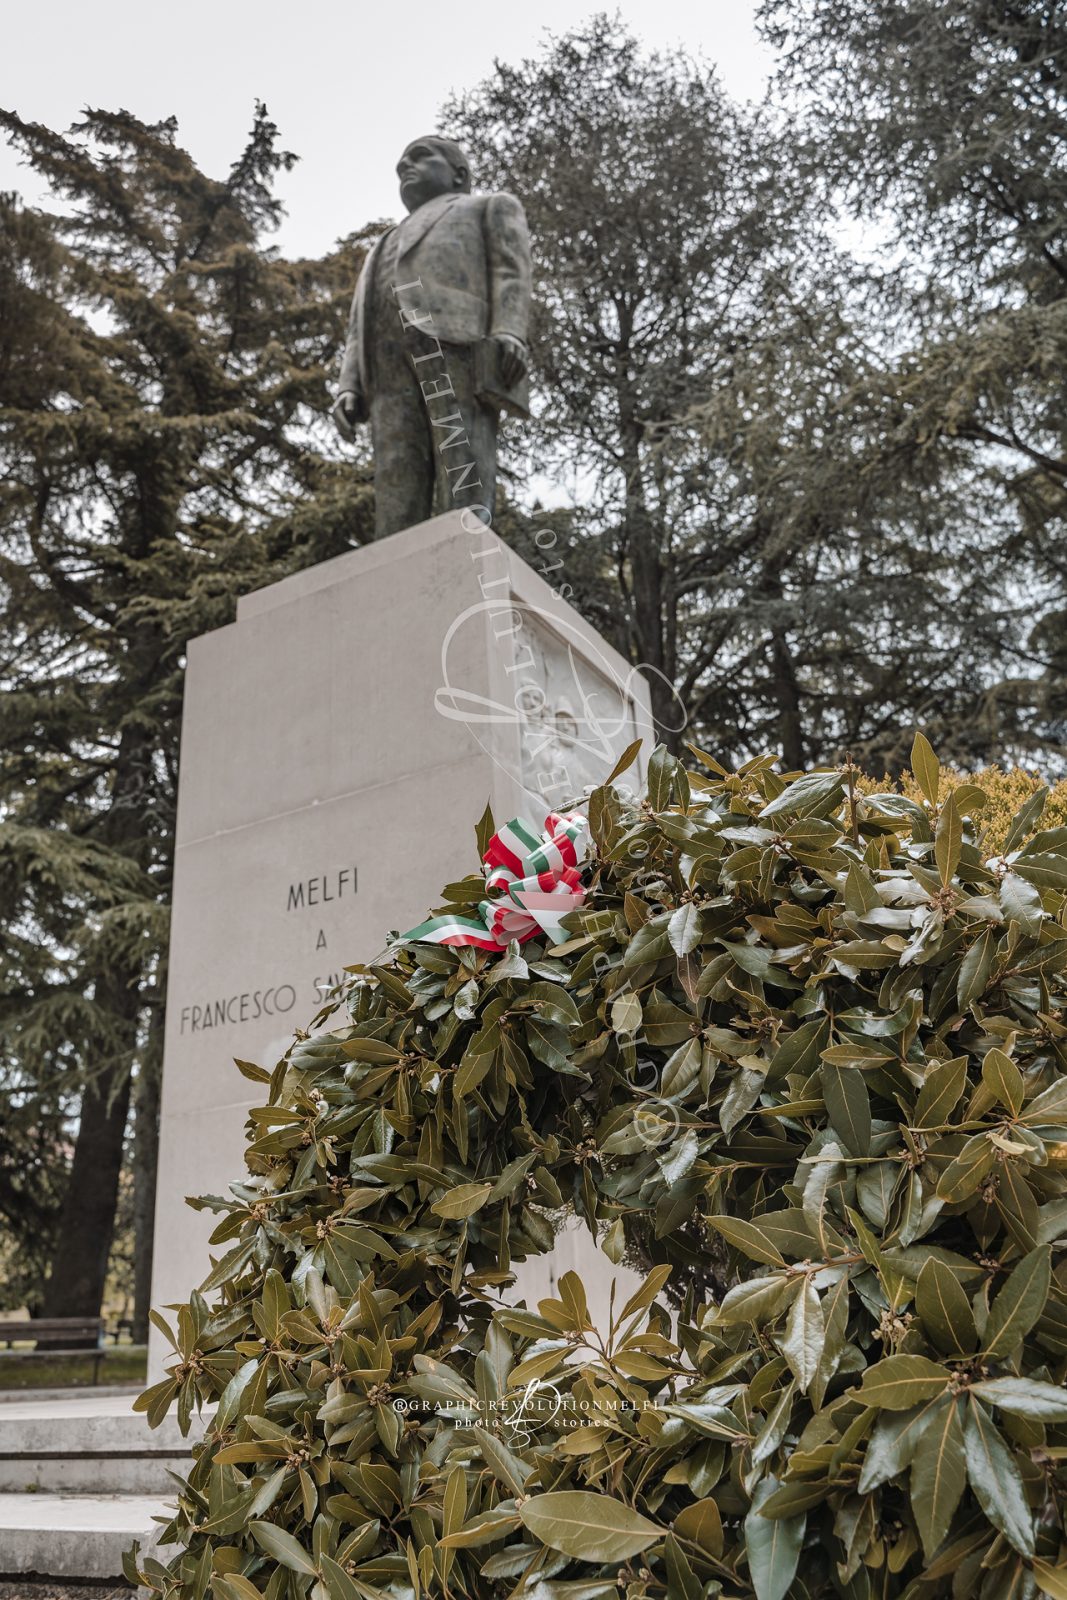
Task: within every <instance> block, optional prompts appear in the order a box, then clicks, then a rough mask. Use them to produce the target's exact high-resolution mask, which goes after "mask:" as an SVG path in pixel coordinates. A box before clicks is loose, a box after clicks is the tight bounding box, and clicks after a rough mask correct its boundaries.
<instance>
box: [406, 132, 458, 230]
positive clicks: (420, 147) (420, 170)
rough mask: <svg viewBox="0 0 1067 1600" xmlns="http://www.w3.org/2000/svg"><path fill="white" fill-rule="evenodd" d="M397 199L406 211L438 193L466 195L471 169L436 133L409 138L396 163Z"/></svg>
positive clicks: (449, 141) (455, 146)
mask: <svg viewBox="0 0 1067 1600" xmlns="http://www.w3.org/2000/svg"><path fill="white" fill-rule="evenodd" d="M396 173H397V177H398V178H399V179H400V198H401V200H403V202H404V204H405V205H406V206H407V208H408V210H409V211H416V210H417V209H418V208H419V206H424V205H425V204H426V202H427V200H436V198H437V196H438V195H441V194H470V192H471V169H470V163H469V162H468V160H467V158H466V156H465V155H464V154H463V151H462V150H461V149H460V147H459V145H458V144H455V143H454V142H453V140H451V139H441V138H439V137H438V135H437V134H436V133H431V134H427V136H426V137H425V138H424V139H413V140H412V141H411V143H410V144H409V145H408V147H407V149H406V150H405V151H404V154H403V155H402V156H401V157H400V160H399V161H398V162H397V164H396Z"/></svg>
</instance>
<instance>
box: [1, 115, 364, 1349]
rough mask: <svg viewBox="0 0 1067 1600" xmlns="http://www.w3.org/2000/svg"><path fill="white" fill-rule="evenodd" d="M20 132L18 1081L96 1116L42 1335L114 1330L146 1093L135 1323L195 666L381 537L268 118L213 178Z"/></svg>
mask: <svg viewBox="0 0 1067 1600" xmlns="http://www.w3.org/2000/svg"><path fill="white" fill-rule="evenodd" d="M0 125H2V126H3V128H4V129H5V130H6V132H7V134H8V135H9V137H10V138H11V139H12V140H13V141H14V142H15V143H16V144H17V146H18V147H19V148H20V150H21V151H22V152H23V154H24V156H25V157H26V159H27V161H28V163H29V164H30V166H31V167H32V168H33V169H34V171H35V172H36V173H37V174H38V175H39V176H41V177H42V178H44V179H45V180H47V182H48V184H49V186H50V189H51V192H52V194H53V195H54V196H55V197H56V200H57V202H59V203H62V204H63V206H64V209H63V210H62V212H60V211H56V212H54V213H52V212H49V213H45V212H39V211H34V210H30V209H27V208H25V207H23V206H22V205H21V204H20V203H19V201H18V200H17V198H15V197H14V196H10V195H8V196H4V197H3V199H2V201H0V406H2V411H0V463H2V486H0V495H2V500H0V506H2V511H3V535H2V545H0V579H2V583H3V595H2V610H0V652H2V657H0V659H2V672H3V681H4V685H5V689H6V693H5V695H4V699H3V709H2V712H0V716H2V724H0V726H2V734H3V738H2V746H3V757H2V763H0V816H2V823H0V934H2V943H3V949H4V956H3V975H2V987H0V1063H2V1064H3V1067H4V1070H5V1077H4V1080H3V1081H4V1086H5V1091H6V1093H7V1094H8V1095H9V1096H11V1097H12V1100H14V1099H15V1097H16V1094H17V1092H20V1091H21V1092H22V1093H24V1092H25V1081H26V1078H27V1077H29V1078H30V1079H32V1081H33V1083H34V1085H35V1087H36V1092H38V1093H40V1094H41V1095H42V1096H43V1097H44V1098H45V1099H48V1100H51V1101H56V1100H58V1101H62V1102H63V1104H64V1105H65V1106H66V1107H67V1108H68V1109H73V1110H75V1111H76V1112H77V1113H78V1126H77V1138H76V1143H75V1145H74V1150H73V1157H72V1159H71V1162H70V1171H69V1177H68V1178H67V1180H66V1183H65V1189H64V1193H63V1198H62V1202H61V1204H60V1207H59V1210H58V1213H57V1214H55V1217H54V1223H55V1225H54V1228H53V1234H52V1237H53V1248H52V1250H51V1259H50V1271H49V1275H48V1280H47V1283H46V1285H45V1288H44V1291H43V1296H42V1298H41V1302H40V1308H41V1309H42V1310H43V1311H44V1312H45V1313H46V1314H49V1313H50V1314H86V1315H92V1314H95V1313H96V1312H97V1311H98V1310H99V1307H100V1301H101V1294H102V1289H103V1283H104V1276H105V1272H106V1265H107V1255H108V1249H109V1245H110V1240H111V1234H112V1226H113V1219H114V1212H115V1203H116V1193H117V1185H118V1179H119V1172H120V1167H121V1163H122V1160H123V1144H124V1137H125V1134H126V1128H127V1121H128V1114H129V1108H130V1101H131V1095H134V1094H135V1096H136V1103H137V1112H138V1114H137V1119H136V1143H137V1154H136V1161H135V1165H136V1170H137V1181H138V1189H139V1198H138V1203H137V1208H136V1209H137V1217H138V1234H139V1238H138V1291H139V1292H138V1322H139V1323H140V1326H141V1329H143V1327H144V1325H145V1320H146V1317H147V1270H148V1250H149V1248H150V1237H151V1226H152V1214H151V1212H152V1206H151V1192H152V1188H153V1185H154V1166H155V1155H154V1152H155V1131H156V1130H155V1121H156V1085H157V1082H158V1075H159V1065H160V1055H161V1038H162V1021H163V1006H164V999H165V980H166V974H165V953H166V935H167V895H168V888H169V883H170V875H171V860H172V848H173V830H174V816H175V792H176V772H177V755H178V729H179V721H180V711H181V674H182V667H183V657H184V650H185V646H186V642H187V640H188V639H189V638H190V637H192V636H194V635H196V634H199V633H202V632H204V631H205V630H207V629H209V628H212V627H216V626H219V625H221V624H222V623H225V622H227V621H229V620H231V619H232V615H233V606H234V600H235V596H236V595H237V594H239V593H241V592H243V591H247V590H248V589H252V588H256V587H259V586H261V585H262V584H264V583H267V582H270V581H271V580H272V579H274V578H275V577H277V576H280V575H281V574H282V573H284V572H285V571H287V570H290V569H291V568H292V567H293V566H295V565H298V564H301V563H306V562H309V561H313V560H318V559H321V558H322V557H323V556H326V555H330V554H333V553H335V552H336V551H337V550H338V549H341V548H344V547H345V546H346V545H347V544H349V543H354V542H359V541H360V540H362V539H363V538H365V537H366V536H367V530H368V522H367V498H368V494H369V491H368V490H367V489H366V486H365V484H363V483H362V482H361V481H360V480H359V478H358V475H356V476H355V477H354V476H353V474H352V470H351V468H350V467H347V468H345V469H344V470H342V469H340V468H339V467H338V465H336V464H334V463H331V462H330V461H329V460H326V459H324V458H323V456H322V454H321V452H320V450H319V449H317V448H316V430H317V429H320V428H323V427H324V423H323V422H322V421H321V416H322V413H323V412H324V411H325V410H326V409H327V408H328V404H329V397H328V392H327V381H326V380H327V377H328V373H327V370H326V368H327V365H328V364H330V363H332V360H333V357H334V354H335V351H336V347H337V341H338V337H339V334H340V331H341V330H342V329H343V324H344V312H345V299H346V296H347V291H348V287H349V282H350V275H351V271H352V263H351V250H350V249H345V250H343V251H339V252H338V253H336V254H335V255H333V256H331V257H329V258H327V259H326V260H325V261H323V262H318V263H307V262H285V261H282V260H280V259H278V257H277V255H276V253H274V252H272V251H271V250H269V249H268V248H266V247H265V245H264V243H263V236H264V235H265V234H266V233H268V232H269V230H270V229H271V228H272V227H273V226H274V225H275V224H276V222H277V220H278V218H279V215H280V206H279V202H278V200H277V199H276V198H275V196H274V194H273V189H272V185H273V180H274V178H275V176H276V175H277V173H278V172H279V171H281V170H284V169H286V168H287V167H288V166H289V165H290V164H291V163H292V161H293V159H294V158H293V157H292V156H290V155H289V154H287V153H285V152H284V151H282V150H281V149H279V146H278V139H277V130H276V129H275V127H274V125H273V124H272V123H271V121H270V120H269V118H268V116H267V113H266V110H265V108H263V107H262V106H260V107H258V108H257V111H256V116H255V120H254V124H253V127H252V130H251V134H250V136H249V139H248V142H247V144H246V147H245V149H244V150H243V151H242V153H241V154H240V156H239V158H238V159H237V161H236V162H235V163H234V165H233V166H232V168H231V170H230V172H229V174H228V175H227V176H226V177H225V178H224V179H222V180H221V181H219V180H214V179H210V178H208V177H207V176H205V175H204V174H203V173H202V172H200V171H199V170H198V168H197V167H196V165H195V164H194V162H193V161H192V160H191V159H190V157H189V156H188V154H187V153H186V152H185V151H184V150H183V149H182V148H181V146H180V145H179V143H178V139H177V128H176V125H175V123H174V121H173V120H170V121H165V122H160V123H157V124H146V123H142V122H139V121H138V120H137V119H136V118H134V117H132V116H131V115H129V114H128V113H126V112H121V111H120V112H116V113H110V112H103V111H91V112H88V113H86V114H85V116H84V118H83V120H82V121H81V122H80V123H79V124H78V125H77V126H76V127H75V128H74V129H72V130H71V132H70V134H69V135H67V136H61V135H60V134H57V133H54V132H52V131H50V130H49V129H47V128H44V127H41V126H37V125H31V124H28V123H25V122H23V121H21V120H20V119H19V118H18V117H17V116H16V115H14V114H12V113H3V114H0ZM356 243H357V244H358V241H357V242H356ZM316 419H319V420H316ZM309 495H310V496H312V497H314V496H315V495H317V496H318V505H319V507H320V511H321V513H322V515H321V518H320V520H319V522H318V523H317V524H315V523H313V521H312V519H311V518H310V517H309V516H308V515H307V513H306V511H305V510H304V509H303V507H304V505H305V504H306V502H307V499H308V497H309Z"/></svg>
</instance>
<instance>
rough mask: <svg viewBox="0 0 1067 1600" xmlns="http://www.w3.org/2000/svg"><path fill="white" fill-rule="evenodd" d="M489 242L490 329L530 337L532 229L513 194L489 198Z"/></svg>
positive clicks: (524, 339)
mask: <svg viewBox="0 0 1067 1600" xmlns="http://www.w3.org/2000/svg"><path fill="white" fill-rule="evenodd" d="M485 244H486V253H487V256H488V264H489V333H490V335H491V336H493V337H495V338H501V337H503V338H505V339H507V338H511V339H518V340H519V341H520V342H521V343H522V344H523V345H526V344H527V343H528V341H529V328H530V283H531V269H530V230H529V228H528V227H527V225H526V213H525V212H524V211H523V209H522V206H521V205H520V203H519V201H518V200H516V198H515V196H514V195H513V194H492V195H490V196H489V198H488V200H487V201H486V217H485Z"/></svg>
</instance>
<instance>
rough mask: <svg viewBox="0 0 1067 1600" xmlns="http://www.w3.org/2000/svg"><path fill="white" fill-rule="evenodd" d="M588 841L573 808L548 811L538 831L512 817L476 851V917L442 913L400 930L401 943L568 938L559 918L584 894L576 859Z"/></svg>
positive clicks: (503, 943) (496, 943)
mask: <svg viewBox="0 0 1067 1600" xmlns="http://www.w3.org/2000/svg"><path fill="white" fill-rule="evenodd" d="M588 845H589V824H588V822H587V821H586V819H585V817H584V816H583V815H582V814H581V812H579V811H568V812H565V813H562V814H561V813H558V812H555V811H552V812H549V814H548V816H547V817H546V818H545V826H544V831H543V832H542V833H541V834H538V833H536V832H535V831H534V829H533V827H532V826H531V824H530V823H528V822H524V821H523V819H522V818H521V817H514V818H513V819H512V820H511V822H508V823H506V824H505V826H504V827H503V828H501V829H500V831H499V833H494V835H493V837H492V838H491V839H490V841H489V845H488V848H487V849H486V851H485V854H484V855H483V856H482V861H483V863H484V869H483V870H484V871H485V874H486V880H485V886H486V891H487V895H486V898H485V899H484V900H482V901H480V902H479V905H478V915H477V917H461V916H456V915H453V914H452V913H450V912H445V913H444V914H443V915H441V916H437V917H430V919H429V920H428V921H427V922H421V923H420V924H419V926H418V927H417V928H412V929H411V931H410V932H409V933H405V934H403V935H402V942H403V943H405V944H406V943H408V942H409V941H412V942H413V941H416V940H417V941H421V942H423V943H427V944H467V945H474V946H475V947H476V948H477V949H479V950H500V951H503V950H506V949H507V947H508V945H509V944H510V943H511V942H512V941H513V940H515V941H517V942H518V943H519V944H525V943H526V941H527V940H528V939H535V938H537V936H538V935H539V934H544V935H545V937H546V938H547V939H548V941H549V943H550V944H562V943H563V942H564V941H565V940H566V939H567V937H568V935H567V932H566V930H565V929H564V928H563V927H562V926H561V923H560V918H561V917H565V916H566V915H567V913H568V912H569V911H574V910H576V909H577V908H578V906H580V905H581V904H582V901H583V900H584V899H585V889H584V887H583V884H582V875H581V865H580V863H581V861H582V859H583V858H584V856H585V854H586V852H587V849H588Z"/></svg>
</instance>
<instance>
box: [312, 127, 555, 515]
mask: <svg viewBox="0 0 1067 1600" xmlns="http://www.w3.org/2000/svg"><path fill="white" fill-rule="evenodd" d="M396 170H397V174H398V176H399V178H400V198H401V200H402V201H403V202H404V205H405V206H406V208H407V210H408V213H409V214H408V216H407V217H405V219H404V220H403V222H401V223H399V224H397V226H396V227H393V228H390V229H389V231H388V232H387V233H384V234H383V235H382V236H381V238H380V239H378V240H376V241H375V244H374V246H373V248H372V249H371V251H370V253H369V254H368V256H367V259H366V261H365V262H364V264H363V270H362V272H361V273H360V275H359V282H358V283H357V284H356V292H355V294H354V295H353V298H352V311H351V314H350V316H349V319H348V338H347V340H346V343H345V353H344V359H343V361H342V363H341V378H340V385H339V393H338V396H337V400H336V402H335V404H334V408H333V415H334V419H335V421H336V423H337V427H338V430H339V431H340V433H341V435H342V437H343V438H345V439H347V440H351V439H352V438H353V436H354V432H353V430H354V429H355V427H356V425H357V423H360V422H366V421H367V420H368V419H369V420H370V425H371V442H372V444H373V448H374V493H375V502H376V512H375V537H376V538H379V539H381V538H384V537H385V536H386V535H387V534H390V533H397V532H398V531H399V530H400V529H401V528H409V527H411V526H412V525H413V524H415V523H417V522H423V521H425V520H426V518H427V517H429V516H430V515H431V514H432V512H433V509H434V488H435V485H436V488H437V508H438V510H439V511H447V510H450V509H451V508H452V507H453V506H479V507H483V508H484V511H485V515H484V517H483V520H485V521H487V522H488V521H490V520H491V519H492V515H493V500H494V492H495V485H496V435H497V425H498V422H499V418H500V413H501V411H508V412H510V413H512V414H513V415H517V416H528V415H529V388H528V384H527V381H526V367H527V330H528V324H529V315H530V236H529V231H528V229H527V226H526V217H525V215H524V213H523V209H522V206H521V205H520V204H519V202H518V200H516V199H515V197H514V195H510V194H485V195H472V194H471V192H470V188H471V180H470V167H469V165H468V162H467V158H466V156H465V155H464V154H463V151H462V150H461V149H460V148H459V146H458V145H457V144H455V143H453V141H452V140H451V139H440V138H438V137H437V136H436V135H434V136H431V137H428V138H424V139H416V140H415V141H414V142H413V143H412V144H409V145H408V147H407V149H406V150H405V151H404V153H403V155H402V156H401V158H400V161H399V162H398V164H397V169H396ZM479 514H480V513H479Z"/></svg>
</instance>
